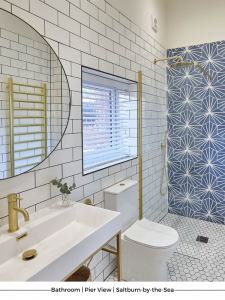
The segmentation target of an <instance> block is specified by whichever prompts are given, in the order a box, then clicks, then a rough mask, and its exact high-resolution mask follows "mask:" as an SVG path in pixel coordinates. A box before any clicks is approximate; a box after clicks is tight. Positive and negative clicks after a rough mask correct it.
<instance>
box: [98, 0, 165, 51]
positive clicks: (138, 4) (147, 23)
mask: <svg viewBox="0 0 225 300" xmlns="http://www.w3.org/2000/svg"><path fill="white" fill-rule="evenodd" d="M100 1H101V0H94V1H93V2H96V3H97V2H100ZM165 1H166V0H107V2H108V3H110V4H111V5H112V6H114V7H115V8H116V9H118V10H119V11H120V12H121V13H122V14H123V15H124V16H126V17H127V18H129V19H131V20H132V21H133V22H134V23H135V24H136V25H138V26H139V27H140V28H141V29H142V30H144V31H145V32H147V33H148V34H150V35H151V36H152V37H153V38H154V39H155V40H156V41H157V42H158V43H160V44H161V45H162V46H163V47H165V45H166V26H167V24H166V3H165ZM151 15H154V16H155V17H156V18H157V20H158V25H159V28H158V32H155V31H154V30H153V29H152V25H151Z"/></svg>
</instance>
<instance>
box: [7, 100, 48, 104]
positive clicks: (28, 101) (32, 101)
mask: <svg viewBox="0 0 225 300" xmlns="http://www.w3.org/2000/svg"><path fill="white" fill-rule="evenodd" d="M13 101H14V102H26V103H41V104H45V103H44V102H43V101H34V100H13Z"/></svg>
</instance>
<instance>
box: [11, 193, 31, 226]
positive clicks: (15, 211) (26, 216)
mask: <svg viewBox="0 0 225 300" xmlns="http://www.w3.org/2000/svg"><path fill="white" fill-rule="evenodd" d="M17 200H23V198H19V197H17V194H10V195H8V212H9V229H8V232H15V231H17V230H19V226H18V212H20V213H21V214H23V216H24V220H25V222H28V221H29V214H28V212H27V211H26V210H25V209H23V208H20V207H17Z"/></svg>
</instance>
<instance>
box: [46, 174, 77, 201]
mask: <svg viewBox="0 0 225 300" xmlns="http://www.w3.org/2000/svg"><path fill="white" fill-rule="evenodd" d="M61 182H62V178H61V179H59V180H57V178H55V179H53V180H52V181H51V183H52V184H53V185H56V186H57V188H60V192H61V193H62V194H63V201H62V205H65V204H66V205H69V204H70V201H69V199H68V195H69V194H71V192H72V190H74V189H75V188H76V184H75V183H73V184H72V185H71V186H70V187H68V185H67V183H64V184H62V183H61Z"/></svg>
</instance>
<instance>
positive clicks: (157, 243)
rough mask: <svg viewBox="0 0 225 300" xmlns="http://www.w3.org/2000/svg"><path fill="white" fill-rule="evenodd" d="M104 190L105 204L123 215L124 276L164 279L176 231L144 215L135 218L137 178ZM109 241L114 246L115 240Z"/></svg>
mask: <svg viewBox="0 0 225 300" xmlns="http://www.w3.org/2000/svg"><path fill="white" fill-rule="evenodd" d="M104 192H105V208H106V209H109V210H114V211H118V212H120V213H121V216H122V278H123V280H126V281H167V261H168V259H169V258H170V257H171V256H172V255H173V253H174V251H175V250H176V248H177V246H178V243H179V235H178V233H177V231H176V230H175V229H173V228H171V227H168V226H165V225H162V224H158V223H155V222H151V221H149V220H147V219H145V218H143V219H142V220H141V221H139V220H137V219H138V213H139V212H138V205H139V204H138V182H137V181H133V180H124V181H122V182H119V183H117V184H115V185H113V186H111V187H109V188H108V189H106V190H105V191H104ZM136 220H137V221H136ZM110 245H111V246H112V247H116V241H115V240H113V241H112V242H111V243H110Z"/></svg>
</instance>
